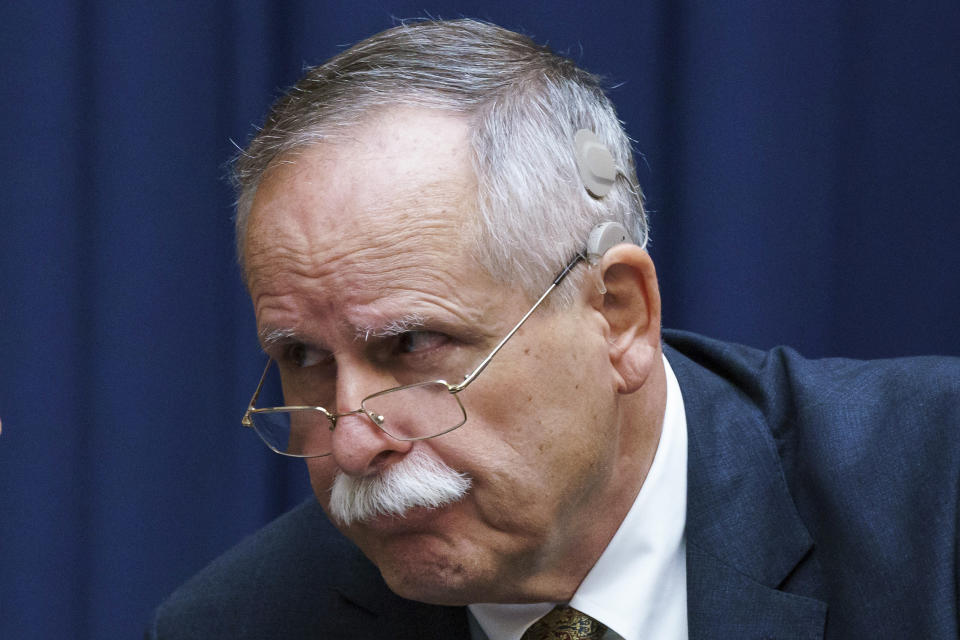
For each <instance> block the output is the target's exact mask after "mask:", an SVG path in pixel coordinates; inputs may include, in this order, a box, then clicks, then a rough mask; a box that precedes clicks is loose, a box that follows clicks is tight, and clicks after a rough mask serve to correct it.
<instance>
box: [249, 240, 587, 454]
mask: <svg viewBox="0 0 960 640" xmlns="http://www.w3.org/2000/svg"><path fill="white" fill-rule="evenodd" d="M585 258H586V256H585V255H584V254H582V253H578V254H577V256H576V257H575V258H574V259H573V260H571V261H570V262H569V263H568V264H567V266H565V267H564V268H563V270H562V271H561V272H560V273H559V274H558V275H557V277H556V278H554V279H553V283H552V284H551V285H550V286H549V287H547V290H546V291H544V292H543V295H541V296H540V297H539V298H538V299H537V301H536V302H535V303H533V306H532V307H530V310H529V311H527V313H526V314H524V316H523V317H522V318H520V322H518V323H517V324H516V326H515V327H514V328H513V329H511V330H510V332H509V333H508V334H507V335H506V336H505V337H504V338H503V340H501V341H500V342H499V344H497V346H496V347H494V348H493V351H491V352H490V354H489V355H488V356H487V357H486V358H484V359H483V361H482V362H481V363H480V364H479V365H478V366H477V368H476V369H474V370H473V371H472V372H470V373H468V374H467V375H466V376H464V378H463V381H462V382H460V383H459V384H450V383H448V382H447V381H445V380H429V381H427V382H418V383H416V384H408V385H404V386H400V387H393V388H391V389H385V390H384V391H378V392H377V393H374V394H372V395H369V396H367V397H366V398H364V399H363V400H361V401H360V408H359V409H355V410H353V411H346V412H344V413H331V412H330V411H328V410H327V409H325V408H323V407H311V406H290V407H270V408H264V409H256V408H254V407H255V406H256V403H257V398H258V397H259V396H260V391H261V390H262V389H263V384H264V381H265V380H266V379H267V372H269V371H270V365H271V364H273V359H272V358H271V359H270V360H268V361H267V366H266V367H265V368H264V370H263V375H261V376H260V383H259V384H258V385H257V390H256V391H254V392H253V397H252V398H251V399H250V405H249V406H248V407H247V411H246V413H244V414H243V419H242V420H241V424H242V425H243V426H244V427H250V428H252V429H254V431H256V432H257V435H259V436H260V438H261V439H262V440H263V441H264V442H265V443H266V445H267V446H268V447H270V449H271V450H273V451H274V452H276V453H279V454H280V455H283V456H290V457H293V458H319V457H321V456H328V455H330V453H331V444H332V442H333V430H334V429H336V428H337V421H338V420H339V419H340V418H344V417H346V416H354V415H365V416H367V418H369V419H370V421H371V422H372V423H373V424H375V425H376V426H377V427H378V428H379V429H380V430H381V431H383V432H384V433H386V434H387V435H388V436H390V437H391V438H394V439H396V440H405V441H411V440H426V439H428V438H436V437H437V436H442V435H443V434H445V433H450V432H451V431H453V430H454V429H456V428H458V427H460V426H462V425H463V424H464V423H465V422H466V421H467V411H466V409H464V407H463V403H462V402H460V398H459V397H458V396H457V394H459V393H460V392H461V391H463V390H464V389H466V388H467V387H468V386H469V385H470V383H471V382H473V381H474V380H476V379H477V376H479V375H480V373H481V372H482V371H483V370H484V369H486V368H487V365H488V364H490V361H491V360H493V356H495V355H497V353H498V352H499V351H500V349H502V348H503V345H505V344H507V341H508V340H509V339H510V338H512V337H513V334H515V333H516V332H517V330H519V329H520V327H521V326H523V323H524V322H526V321H527V318H529V317H530V316H531V315H532V314H533V312H534V311H536V310H537V308H538V307H539V306H540V305H541V304H542V303H543V301H544V300H546V299H547V296H548V295H550V292H551V291H553V290H554V289H556V288H557V286H558V285H559V284H560V283H561V282H563V279H564V278H566V277H567V274H569V273H570V271H571V270H572V269H573V268H574V267H575V266H577V264H578V263H579V262H580V261H582V260H584V259H585Z"/></svg>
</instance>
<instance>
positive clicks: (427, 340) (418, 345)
mask: <svg viewBox="0 0 960 640" xmlns="http://www.w3.org/2000/svg"><path fill="white" fill-rule="evenodd" d="M449 341H450V338H449V337H448V336H446V335H444V334H442V333H437V332H435V331H407V332H406V333H402V334H400V335H399V336H397V351H399V352H400V353H422V352H425V351H430V350H431V349H437V348H439V347H442V346H444V345H446V344H447V343H449Z"/></svg>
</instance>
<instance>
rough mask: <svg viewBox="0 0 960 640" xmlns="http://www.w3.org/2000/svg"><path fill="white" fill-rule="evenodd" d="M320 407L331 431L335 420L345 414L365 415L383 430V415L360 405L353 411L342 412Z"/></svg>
mask: <svg viewBox="0 0 960 640" xmlns="http://www.w3.org/2000/svg"><path fill="white" fill-rule="evenodd" d="M320 409H321V410H322V411H323V413H324V415H326V416H327V419H328V420H330V431H333V430H334V429H336V428H337V420H339V419H340V418H346V417H347V416H357V415H361V416H367V417H368V418H370V421H371V422H372V423H373V424H374V426H376V427H377V428H378V429H380V430H381V431H382V430H383V422H384V417H383V416H381V415H379V414H376V413H373V412H371V411H367V410H365V409H363V408H362V407H361V408H360V409H354V410H353V411H344V412H343V413H330V412H329V411H327V410H326V409H324V408H323V407H320ZM388 435H389V434H388Z"/></svg>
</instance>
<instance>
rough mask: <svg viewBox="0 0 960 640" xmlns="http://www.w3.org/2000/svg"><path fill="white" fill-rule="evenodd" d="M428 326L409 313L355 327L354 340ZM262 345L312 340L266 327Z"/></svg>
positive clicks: (290, 331) (267, 348)
mask: <svg viewBox="0 0 960 640" xmlns="http://www.w3.org/2000/svg"><path fill="white" fill-rule="evenodd" d="M425 325H426V319H425V318H424V317H423V316H422V315H420V314H419V313H408V314H405V315H403V316H400V317H399V318H392V319H391V320H389V321H387V322H385V323H383V324H380V325H364V326H357V327H354V329H353V333H354V338H355V339H356V340H357V341H362V342H367V341H369V340H371V339H374V338H390V337H393V336H398V335H400V334H403V333H406V332H407V331H411V330H414V329H420V328H422V327H424V326H425ZM257 336H258V337H259V339H260V344H261V346H262V347H263V349H264V350H265V351H266V350H269V349H270V348H272V347H276V346H279V345H287V344H295V343H302V344H309V343H310V340H308V339H307V338H306V337H304V336H303V335H302V334H301V333H300V332H299V331H298V330H296V329H292V328H287V327H283V328H275V327H264V328H263V329H261V330H260V331H258V332H257Z"/></svg>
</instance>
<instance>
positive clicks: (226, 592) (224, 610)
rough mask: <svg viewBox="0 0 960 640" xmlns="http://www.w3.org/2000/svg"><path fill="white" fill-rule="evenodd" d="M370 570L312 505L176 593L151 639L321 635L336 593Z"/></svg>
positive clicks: (250, 539) (160, 615) (163, 607)
mask: <svg viewBox="0 0 960 640" xmlns="http://www.w3.org/2000/svg"><path fill="white" fill-rule="evenodd" d="M365 563H366V560H365V559H364V558H363V557H362V555H361V554H360V552H359V551H358V550H357V549H356V548H355V547H353V545H352V544H350V543H349V542H348V541H347V540H346V539H345V538H343V537H342V536H341V535H340V534H339V532H337V531H336V530H335V529H334V528H333V527H332V525H331V524H330V523H329V521H328V520H327V518H326V516H325V515H324V514H323V511H322V510H321V509H320V507H319V505H318V504H317V503H316V501H315V500H313V499H311V500H309V501H307V502H305V503H304V504H302V505H300V506H299V507H296V508H295V509H293V510H291V511H290V512H288V513H286V514H284V515H283V516H281V517H279V518H278V519H276V520H274V521H273V522H272V523H270V524H269V525H267V526H266V527H264V528H263V529H261V530H260V531H258V532H256V533H255V534H253V535H251V536H250V537H248V538H246V539H245V540H243V541H242V542H241V543H239V544H238V545H237V546H236V547H234V548H233V549H231V550H229V551H227V552H226V553H225V554H223V555H222V556H220V557H219V558H217V559H216V560H214V561H213V562H212V563H211V564H210V565H208V566H207V567H206V568H204V569H203V570H202V571H200V573H198V574H197V575H195V576H194V577H193V578H191V579H190V580H189V581H188V582H186V583H185V584H184V585H183V586H181V587H180V588H178V589H177V590H176V591H174V593H173V594H171V595H170V597H169V598H167V600H166V601H164V602H163V603H162V604H161V605H160V606H159V607H158V608H157V610H156V612H155V614H154V619H153V621H152V624H151V627H150V629H149V630H148V635H147V637H148V638H220V637H223V638H228V637H229V638H255V637H270V636H273V635H275V634H276V633H278V632H282V631H283V630H284V629H291V628H292V627H296V628H297V629H298V630H299V629H304V630H306V629H314V628H315V629H316V630H318V631H320V632H322V629H323V626H322V625H323V623H324V620H329V616H330V615H331V612H332V611H334V610H336V608H337V607H338V606H339V603H340V599H339V596H338V595H337V593H336V591H335V589H334V588H333V585H335V584H337V582H338V580H339V579H340V578H341V577H342V576H343V575H344V574H347V573H350V572H352V571H354V569H355V568H361V566H362V565H364V564H365ZM354 565H356V566H354ZM317 637H321V636H319V635H318V636H317Z"/></svg>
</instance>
